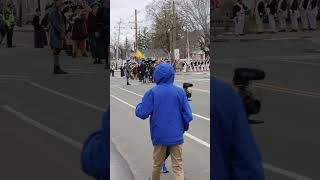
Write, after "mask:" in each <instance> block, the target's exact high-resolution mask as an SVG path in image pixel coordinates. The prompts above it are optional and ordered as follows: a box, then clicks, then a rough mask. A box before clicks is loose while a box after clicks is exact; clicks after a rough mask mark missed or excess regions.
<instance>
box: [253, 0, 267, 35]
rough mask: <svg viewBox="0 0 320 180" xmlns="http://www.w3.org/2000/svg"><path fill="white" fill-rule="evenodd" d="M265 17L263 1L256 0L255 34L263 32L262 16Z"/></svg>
mask: <svg viewBox="0 0 320 180" xmlns="http://www.w3.org/2000/svg"><path fill="white" fill-rule="evenodd" d="M264 15H265V4H264V0H258V2H257V4H256V8H255V17H256V25H257V33H258V34H260V33H262V32H263V16H264Z"/></svg>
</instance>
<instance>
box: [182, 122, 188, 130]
mask: <svg viewBox="0 0 320 180" xmlns="http://www.w3.org/2000/svg"><path fill="white" fill-rule="evenodd" d="M183 128H184V131H188V130H189V123H188V124H184V125H183Z"/></svg>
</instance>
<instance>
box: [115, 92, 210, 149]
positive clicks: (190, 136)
mask: <svg viewBox="0 0 320 180" xmlns="http://www.w3.org/2000/svg"><path fill="white" fill-rule="evenodd" d="M110 96H111V97H113V98H114V99H116V100H117V101H119V102H121V103H123V104H126V105H127V106H129V107H131V108H132V109H136V107H135V106H133V105H132V104H129V103H127V102H125V101H124V100H122V99H120V98H118V97H117V96H114V95H112V94H110ZM184 134H185V135H186V136H187V137H188V138H190V139H192V140H194V141H196V142H198V143H200V144H202V145H204V146H206V147H207V148H210V144H209V143H207V142H205V141H203V140H201V139H199V138H197V137H195V136H193V135H191V134H189V133H187V132H185V133H184Z"/></svg>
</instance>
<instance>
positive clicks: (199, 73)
mask: <svg viewBox="0 0 320 180" xmlns="http://www.w3.org/2000/svg"><path fill="white" fill-rule="evenodd" d="M114 72H120V70H115V71H114ZM202 74H203V75H210V72H209V71H204V72H176V75H202Z"/></svg>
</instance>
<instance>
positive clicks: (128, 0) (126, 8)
mask: <svg viewBox="0 0 320 180" xmlns="http://www.w3.org/2000/svg"><path fill="white" fill-rule="evenodd" d="M150 2H152V0H110V8H111V9H110V20H111V22H110V35H111V36H112V37H111V38H114V36H116V34H115V33H118V28H116V27H118V26H119V25H118V23H119V21H120V18H121V21H122V24H121V27H122V28H121V33H120V40H121V41H124V39H125V38H126V36H127V37H128V39H130V40H131V42H132V41H133V40H134V33H135V31H134V29H133V28H134V19H135V18H134V10H135V9H137V10H138V22H139V23H138V25H139V26H145V25H148V24H150V20H149V21H146V11H145V7H146V5H148V4H149V3H150Z"/></svg>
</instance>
